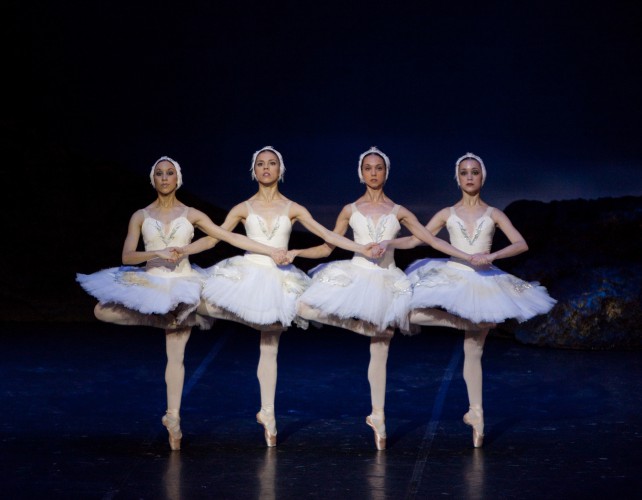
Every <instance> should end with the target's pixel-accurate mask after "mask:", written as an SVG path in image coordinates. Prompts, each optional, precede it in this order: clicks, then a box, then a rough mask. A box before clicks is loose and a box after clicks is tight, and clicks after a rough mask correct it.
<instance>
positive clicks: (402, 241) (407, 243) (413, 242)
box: [379, 209, 448, 251]
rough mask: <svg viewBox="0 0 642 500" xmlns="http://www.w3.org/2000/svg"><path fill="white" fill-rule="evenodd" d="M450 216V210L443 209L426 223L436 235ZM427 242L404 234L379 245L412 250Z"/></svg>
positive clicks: (385, 247) (386, 247)
mask: <svg viewBox="0 0 642 500" xmlns="http://www.w3.org/2000/svg"><path fill="white" fill-rule="evenodd" d="M447 218H448V210H447V209H442V210H440V211H439V212H437V213H436V214H435V215H433V217H432V219H430V221H429V222H428V224H426V229H427V230H428V232H429V233H431V234H432V235H433V236H436V235H437V233H439V231H441V229H442V228H443V227H444V226H445V225H446V220H447ZM426 244H427V243H426V242H425V241H423V240H420V239H419V238H417V237H416V236H415V235H412V236H404V237H403V238H396V239H394V240H387V241H382V242H381V243H380V244H379V246H380V247H381V248H382V249H383V250H384V251H385V250H386V249H388V248H395V249H400V250H410V249H411V248H415V247H418V246H419V245H426Z"/></svg>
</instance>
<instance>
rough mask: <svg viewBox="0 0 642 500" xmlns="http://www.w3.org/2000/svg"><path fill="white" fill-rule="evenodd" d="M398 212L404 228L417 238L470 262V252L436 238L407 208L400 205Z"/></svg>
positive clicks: (447, 253) (436, 248)
mask: <svg viewBox="0 0 642 500" xmlns="http://www.w3.org/2000/svg"><path fill="white" fill-rule="evenodd" d="M398 214H399V221H400V222H401V223H402V224H403V225H404V226H405V227H406V228H408V230H409V231H410V232H411V233H412V234H413V235H414V236H416V237H417V238H418V239H420V240H421V241H423V242H424V243H426V244H427V245H430V246H431V247H433V248H434V249H435V250H439V251H440V252H443V253H445V254H446V255H450V256H451V257H457V258H458V259H461V260H464V261H466V262H470V260H471V257H472V256H471V255H470V254H467V253H466V252H462V251H461V250H458V249H456V248H455V247H454V246H452V245H451V244H450V243H447V242H445V241H444V240H442V239H441V238H437V237H436V236H434V235H433V234H432V233H431V232H430V231H429V230H428V229H427V228H425V227H424V226H422V225H421V224H420V223H419V221H418V220H417V217H415V215H414V214H413V213H412V212H410V211H409V210H408V209H406V208H404V207H400V209H399V212H398ZM428 227H431V226H430V223H429V224H428Z"/></svg>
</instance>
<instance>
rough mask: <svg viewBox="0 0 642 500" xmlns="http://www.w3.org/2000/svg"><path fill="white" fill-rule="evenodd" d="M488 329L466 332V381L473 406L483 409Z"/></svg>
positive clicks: (470, 402) (469, 400) (469, 398)
mask: <svg viewBox="0 0 642 500" xmlns="http://www.w3.org/2000/svg"><path fill="white" fill-rule="evenodd" d="M487 335H488V330H466V332H465V334H464V381H465V382H466V390H467V391H468V404H469V406H470V407H471V408H475V409H478V410H481V409H482V365H481V358H482V355H483V354H484V342H485V341H486V336H487Z"/></svg>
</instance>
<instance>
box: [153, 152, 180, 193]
mask: <svg viewBox="0 0 642 500" xmlns="http://www.w3.org/2000/svg"><path fill="white" fill-rule="evenodd" d="M177 185H178V175H177V173H176V167H174V164H173V163H172V162H171V161H167V160H163V161H161V162H158V164H157V165H156V167H154V187H155V188H156V191H158V192H159V193H162V194H169V193H171V192H172V191H175V190H176V186H177Z"/></svg>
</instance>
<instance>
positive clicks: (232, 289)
mask: <svg viewBox="0 0 642 500" xmlns="http://www.w3.org/2000/svg"><path fill="white" fill-rule="evenodd" d="M245 204H246V206H247V209H248V216H247V218H246V219H245V232H246V234H247V237H248V238H250V239H251V240H254V241H257V242H259V243H263V244H264V245H268V246H271V247H275V248H287V246H288V240H289V238H290V232H291V231H292V223H291V221H290V217H289V216H288V213H289V210H290V204H291V202H290V203H288V204H287V205H286V207H285V209H284V210H283V213H281V214H280V215H278V216H277V217H276V218H275V220H273V221H267V220H265V219H264V218H263V217H261V216H260V215H259V214H257V213H255V212H254V210H253V208H252V204H251V202H249V201H246V202H245ZM206 273H207V275H208V277H207V279H206V280H205V284H204V286H203V291H202V297H203V301H204V303H205V304H204V307H205V308H206V309H207V314H210V315H212V316H214V317H217V318H224V319H229V320H232V321H237V322H240V323H243V324H246V325H249V326H252V327H253V328H255V329H257V330H264V329H267V327H270V326H272V325H281V326H282V327H283V329H285V328H287V327H288V326H290V325H291V324H292V323H293V322H294V323H296V324H297V325H298V326H300V327H302V328H306V327H307V322H306V321H305V320H303V319H301V318H299V317H298V316H297V315H296V300H297V298H298V296H299V295H300V294H301V293H302V292H303V290H305V288H306V287H307V286H308V284H309V282H310V278H309V277H308V276H307V275H306V274H305V273H304V272H303V271H301V270H300V269H297V268H296V267H295V266H293V265H287V266H277V265H276V264H275V263H274V261H273V260H272V258H271V257H268V256H266V255H259V254H255V253H251V252H248V253H246V254H245V255H242V256H241V255H239V256H235V257H232V258H230V259H225V260H223V261H221V262H219V263H218V264H216V265H214V266H212V267H210V268H208V269H206ZM201 311H202V312H203V313H205V311H204V310H203V309H202V308H201Z"/></svg>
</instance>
